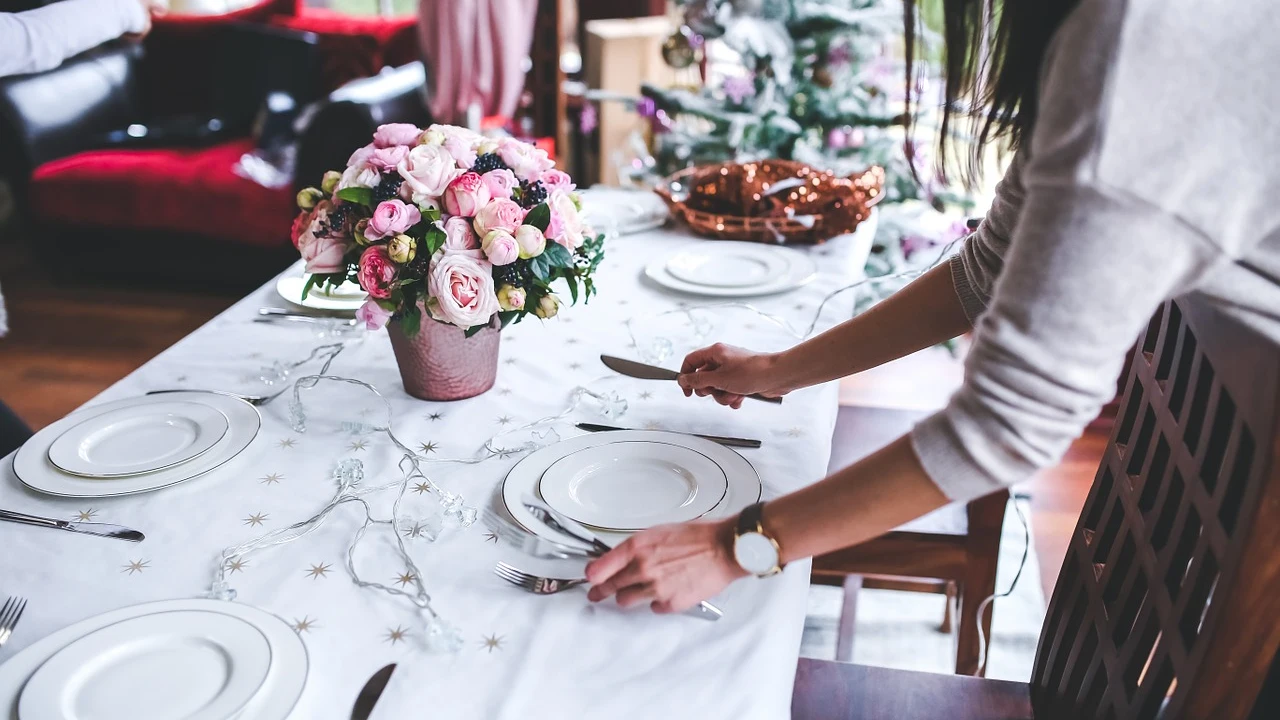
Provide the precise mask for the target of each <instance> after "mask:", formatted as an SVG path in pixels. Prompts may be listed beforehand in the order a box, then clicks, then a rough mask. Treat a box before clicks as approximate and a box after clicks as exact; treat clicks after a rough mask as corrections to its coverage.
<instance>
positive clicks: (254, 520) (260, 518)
mask: <svg viewBox="0 0 1280 720" xmlns="http://www.w3.org/2000/svg"><path fill="white" fill-rule="evenodd" d="M269 517H271V516H270V515H267V514H266V513H260V512H259V513H254V514H252V515H250V516H249V517H247V518H245V519H244V524H245V525H248V526H250V527H257V526H258V525H261V524H262V523H264V522H266V521H267V518H269Z"/></svg>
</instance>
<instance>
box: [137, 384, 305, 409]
mask: <svg viewBox="0 0 1280 720" xmlns="http://www.w3.org/2000/svg"><path fill="white" fill-rule="evenodd" d="M290 387H292V386H291V385H286V386H285V387H284V389H283V390H280V391H279V392H275V393H272V394H270V395H242V394H240V393H233V392H226V391H224V390H198V389H194V388H173V389H171V390H150V391H148V392H147V394H148V395H166V394H168V393H180V392H207V393H213V394H214V395H226V396H227V397H233V398H237V399H240V400H243V401H245V402H247V403H249V404H250V405H254V406H257V407H261V406H263V405H266V404H267V403H269V402H271V401H272V400H275V399H276V398H278V397H280V396H281V395H283V394H285V392H287V391H288V390H289V388H290Z"/></svg>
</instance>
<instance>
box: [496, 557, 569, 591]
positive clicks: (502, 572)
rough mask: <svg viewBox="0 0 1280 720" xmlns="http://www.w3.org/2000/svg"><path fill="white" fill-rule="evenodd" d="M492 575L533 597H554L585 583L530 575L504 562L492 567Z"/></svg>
mask: <svg viewBox="0 0 1280 720" xmlns="http://www.w3.org/2000/svg"><path fill="white" fill-rule="evenodd" d="M493 574H494V575H497V576H498V577H500V578H502V579H503V580H506V581H507V582H509V583H511V584H512V585H515V586H516V587H519V588H521V589H524V590H528V591H529V592H531V593H533V594H534V595H555V594H556V593H558V592H564V591H565V590H568V589H569V588H572V587H577V586H579V585H585V584H586V582H587V579H586V578H549V577H539V576H537V575H530V574H529V573H527V572H525V571H523V570H520V569H518V568H515V567H512V566H510V565H508V564H506V563H504V562H500V563H498V564H497V565H495V566H494V568H493Z"/></svg>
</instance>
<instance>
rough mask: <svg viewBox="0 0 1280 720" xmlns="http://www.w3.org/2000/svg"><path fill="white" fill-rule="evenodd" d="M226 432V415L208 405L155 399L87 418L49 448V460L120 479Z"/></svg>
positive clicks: (201, 449)
mask: <svg viewBox="0 0 1280 720" xmlns="http://www.w3.org/2000/svg"><path fill="white" fill-rule="evenodd" d="M226 434H227V416H226V415H223V414H222V413H220V412H218V411H217V410H216V409H214V408H211V407H209V406H208V405H202V404H200V403H192V402H161V403H152V404H147V405H134V406H132V407H124V408H119V409H117V410H112V411H110V412H105V413H103V414H101V415H98V416H96V417H92V418H89V419H88V420H85V421H84V422H82V423H80V424H79V425H76V426H75V427H73V428H71V429H70V430H68V431H66V432H65V433H63V434H62V435H61V436H60V437H59V438H58V439H57V440H54V441H53V444H52V445H50V446H49V461H50V462H52V463H53V464H54V465H57V466H58V467H59V468H60V469H62V470H64V471H66V472H69V473H71V474H72V475H84V476H86V477H98V478H105V477H120V476H123V475H137V474H139V473H145V472H154V471H156V470H162V469H164V468H167V467H173V466H174V465H178V464H180V463H184V462H186V461H188V460H190V459H192V458H194V457H197V456H199V455H201V454H203V453H205V452H206V451H208V450H209V448H211V447H213V446H214V445H216V444H217V442H218V441H219V440H221V439H222V436H223V435H226Z"/></svg>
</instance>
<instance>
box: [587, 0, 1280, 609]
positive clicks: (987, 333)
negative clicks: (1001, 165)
mask: <svg viewBox="0 0 1280 720" xmlns="http://www.w3.org/2000/svg"><path fill="white" fill-rule="evenodd" d="M912 1H913V0H908V2H907V6H908V12H907V19H908V27H911V26H912V19H913V18H912V15H913V13H912V10H911V6H912ZM986 4H987V3H986V2H985V0H945V9H946V23H945V27H946V32H945V35H946V38H945V39H946V42H947V47H946V72H947V78H946V80H947V86H946V87H947V92H946V94H947V99H948V103H947V107H948V108H949V110H948V113H947V114H948V115H950V114H951V113H952V112H954V108H956V107H960V106H961V105H962V104H963V103H966V102H967V105H965V106H967V107H977V108H981V112H982V117H981V118H980V119H978V120H976V121H975V122H976V123H979V127H980V132H979V133H978V137H979V139H980V142H979V143H978V145H979V147H977V148H976V149H975V150H974V152H975V156H974V160H971V162H970V164H969V167H970V168H973V167H974V166H975V163H976V158H977V156H978V154H979V153H981V151H982V148H981V145H982V144H983V143H985V142H987V141H988V140H992V139H994V138H997V137H1005V138H1007V140H1008V142H1009V143H1010V145H1011V146H1012V147H1013V148H1014V149H1015V150H1016V154H1015V156H1014V159H1013V162H1012V164H1011V166H1010V168H1009V170H1008V172H1007V173H1006V175H1005V177H1004V180H1003V181H1002V182H1001V183H1000V185H999V187H998V188H997V197H996V199H995V203H994V205H993V206H992V208H991V211H990V213H989V214H988V215H987V217H986V219H985V220H984V222H983V223H982V225H981V226H980V227H979V228H978V230H977V232H976V233H975V234H974V235H972V236H970V237H969V238H968V240H967V241H966V244H965V246H964V248H963V250H962V251H961V252H960V253H959V254H958V255H957V256H956V257H955V258H953V259H952V261H951V262H950V264H949V265H946V266H943V267H938V268H934V269H933V270H932V271H931V272H929V273H928V274H926V275H924V276H922V277H921V278H919V279H918V280H916V281H915V282H913V283H912V284H911V285H909V286H908V287H906V288H904V289H903V290H902V291H901V292H899V293H898V294H896V295H894V296H893V297H891V298H889V299H888V300H886V301H884V302H883V303H881V304H880V305H878V306H876V307H875V308H873V309H872V310H870V311H868V312H866V313H864V314H863V315H860V316H858V317H856V318H854V319H853V320H850V321H848V322H846V323H844V324H842V325H840V326H838V327H836V328H834V329H832V330H830V331H828V332H826V333H824V334H822V335H820V336H818V337H815V338H813V339H811V340H808V341H806V342H804V343H802V344H800V345H798V346H796V347H794V348H792V349H790V350H788V351H785V352H782V353H779V354H773V355H766V354H758V353H752V352H749V351H746V350H740V349H737V348H729V347H723V346H719V345H716V346H712V347H709V348H706V349H703V350H699V351H697V352H694V353H692V354H691V355H689V356H688V357H687V358H686V359H685V361H684V367H683V370H682V374H681V376H680V384H681V386H682V387H683V388H684V390H685V393H686V394H690V393H694V394H697V395H700V396H710V397H712V398H714V399H715V400H717V401H718V402H720V403H721V404H725V405H729V406H731V407H737V406H738V405H739V404H740V403H741V402H742V399H743V396H744V395H747V394H750V393H755V392H763V393H769V394H775V395H780V394H783V393H786V392H789V391H791V390H794V389H796V388H800V387H805V386H808V385H813V384H816V383H822V382H827V381H830V380H833V379H835V378H839V377H843V376H845V375H849V374H851V373H856V372H859V371H862V370H865V369H867V368H871V367H874V366H876V365H879V364H881V363H883V362H886V361H888V360H890V359H893V358H896V357H899V356H902V355H905V354H907V353H910V352H912V351H915V350H917V349H920V348H924V347H928V346H930V345H933V344H935V343H937V342H939V341H942V340H945V339H947V338H951V337H954V336H956V335H958V334H960V333H963V332H966V331H968V330H970V329H971V328H972V329H973V331H974V342H973V346H972V349H971V351H970V353H969V356H968V359H967V361H966V372H965V383H964V385H963V387H962V388H961V389H960V390H959V391H958V392H957V393H956V395H955V396H954V397H953V398H952V399H951V401H950V404H949V405H948V406H947V407H946V408H945V409H944V410H942V411H941V412H939V413H938V414H936V415H934V416H932V417H930V418H928V419H926V420H925V421H924V422H922V423H921V424H920V425H918V426H917V427H916V428H915V429H914V430H913V431H912V432H911V433H910V434H908V435H906V436H904V437H902V438H899V439H898V440H897V441H895V442H894V443H892V444H891V445H889V446H888V447H886V448H884V449H883V450H881V451H880V452H877V453H875V454H874V455H872V456H870V457H867V458H866V459H864V460H862V461H860V462H858V463H856V464H854V465H852V466H850V467H847V468H845V469H844V470H841V471H840V472H837V473H835V474H834V475H832V476H831V477H828V478H827V479H825V480H823V481H821V482H819V483H817V484H814V485H811V486H809V487H807V488H804V489H802V490H799V491H797V492H794V493H792V494H790V495H786V496H783V497H780V498H778V499H776V500H772V501H769V502H768V503H766V504H764V505H763V508H759V507H755V506H753V507H752V508H748V510H746V511H744V516H743V517H742V518H739V519H737V520H728V521H723V522H710V523H692V524H686V525H676V526H666V527H659V528H653V529H650V530H648V531H646V532H643V533H639V534H637V535H636V536H634V537H632V538H631V539H630V540H628V541H627V542H625V543H623V544H622V545H620V546H619V547H618V548H616V549H615V550H614V551H613V552H611V553H609V554H608V555H606V556H604V557H602V558H600V559H599V560H596V561H595V562H593V563H592V564H591V565H590V566H589V567H588V568H587V577H588V578H589V580H590V581H591V583H592V588H591V591H590V597H591V599H592V600H595V601H599V600H603V599H605V598H608V597H610V596H615V595H616V597H617V602H618V603H619V604H620V605H624V606H630V605H635V604H637V603H642V602H648V603H650V604H651V606H652V607H653V609H654V610H655V611H657V612H664V613H665V612H676V611H680V610H683V609H686V608H688V607H690V606H692V605H694V604H696V603H697V602H698V601H699V600H702V599H705V598H708V597H710V596H712V595H714V594H716V593H717V592H719V591H720V590H721V589H723V588H724V587H725V586H726V585H727V584H729V583H730V582H732V581H733V580H735V579H737V578H742V577H745V576H747V575H748V574H756V575H767V574H770V573H772V572H776V571H777V569H778V567H779V566H781V565H785V564H786V563H787V562H789V561H792V560H796V559H798V558H805V557H809V556H813V555H818V554H821V553H824V552H828V551H831V550H835V549H838V548H841V547H847V546H850V545H855V544H857V543H860V542H863V541H865V540H867V539H869V538H872V537H875V536H877V535H880V534H882V533H884V532H885V531H887V530H890V529H892V528H894V527H896V526H898V525H901V524H902V523H903V522H906V521H907V520H910V519H912V518H915V517H918V516H920V515H923V514H925V513H927V512H929V511H931V510H933V509H935V508H937V507H939V506H941V505H943V504H945V503H947V502H953V501H966V500H969V499H972V498H975V497H978V496H981V495H984V494H987V493H990V492H992V491H994V490H997V489H999V488H1001V487H1004V486H1007V485H1010V484H1012V483H1015V482H1018V481H1020V480H1023V479H1026V478H1027V477H1029V476H1030V475H1031V474H1032V473H1033V472H1034V471H1035V470H1037V469H1039V468H1042V467H1045V466H1047V465H1050V464H1052V463H1054V462H1056V461H1057V460H1058V459H1059V458H1060V457H1061V456H1062V454H1063V453H1064V452H1065V450H1066V448H1067V447H1068V445H1069V444H1070V443H1071V441H1072V439H1074V438H1075V437H1077V436H1078V435H1079V434H1080V432H1081V431H1082V429H1083V428H1084V426H1085V425H1086V424H1087V423H1088V422H1089V420H1090V419H1092V418H1093V417H1094V416H1095V415H1096V414H1097V411H1098V409H1099V408H1100V407H1101V405H1102V404H1103V403H1105V402H1106V401H1107V400H1108V399H1109V398H1110V396H1111V395H1112V394H1113V393H1114V390H1115V378H1116V376H1117V375H1118V373H1119V371H1120V369H1121V366H1122V364H1123V358H1124V356H1125V353H1126V351H1127V349H1128V348H1129V347H1130V346H1131V344H1132V343H1133V342H1134V340H1135V339H1136V337H1137V335H1138V333H1139V332H1140V330H1141V329H1142V328H1143V327H1144V325H1145V324H1146V323H1147V321H1148V319H1149V318H1150V317H1151V315H1152V313H1153V312H1154V311H1155V309H1156V308H1157V306H1158V305H1159V304H1160V303H1161V302H1163V301H1164V300H1166V299H1168V298H1171V297H1175V296H1178V295H1182V294H1185V293H1190V292H1196V293H1199V294H1201V295H1202V296H1204V297H1205V298H1207V299H1208V300H1210V301H1212V302H1215V303H1216V304H1217V305H1218V306H1219V307H1220V308H1221V309H1222V310H1223V311H1224V312H1226V313H1228V314H1231V315H1233V316H1235V317H1238V318H1240V319H1242V320H1243V321H1245V322H1247V323H1249V324H1250V325H1251V326H1253V327H1255V328H1257V329H1258V330H1260V331H1261V332H1263V333H1264V334H1266V335H1267V336H1269V337H1271V338H1277V339H1280V285H1278V279H1280V202H1277V200H1276V199H1277V198H1280V170H1277V162H1276V161H1277V158H1280V133H1277V132H1276V131H1275V129H1274V127H1273V124H1274V122H1275V120H1274V118H1276V117H1277V116H1280V94H1277V93H1275V92H1272V91H1271V90H1272V89H1274V87H1275V81H1274V78H1273V77H1271V74H1272V71H1273V69H1274V68H1276V67H1280V44H1277V43H1276V42H1274V38H1275V37H1277V34H1278V33H1280V3H1275V2H1273V0H1240V1H1239V2H1234V3H1202V2H1194V1H1193V0H1075V1H1072V0H1055V1H1053V2H1048V1H1046V0H1038V1H1035V2H1033V1H1032V0H1004V3H1003V8H1002V15H1001V18H1000V22H999V24H998V26H997V27H995V28H994V29H992V30H991V31H990V32H989V33H988V32H986V31H984V29H983V27H982V25H983V18H982V12H983V11H982V8H983V7H984V6H985V5H986ZM984 39H989V40H990V43H991V44H990V46H984V44H983V41H984ZM908 41H909V42H908V47H910V45H911V43H910V38H908ZM908 57H910V50H909V51H908ZM978 59H983V60H984V61H985V64H984V65H983V67H982V69H983V71H984V74H985V78H984V82H983V83H981V87H979V88H977V89H975V85H979V83H975V82H974V81H975V79H976V78H977V77H978V68H977V67H976V65H975V64H976V63H977V62H978ZM908 65H910V63H908ZM908 74H910V71H908ZM966 96H967V97H966ZM948 120H950V118H948ZM945 137H946V133H945V131H944V133H943V138H944V141H945ZM739 526H740V527H739Z"/></svg>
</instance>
